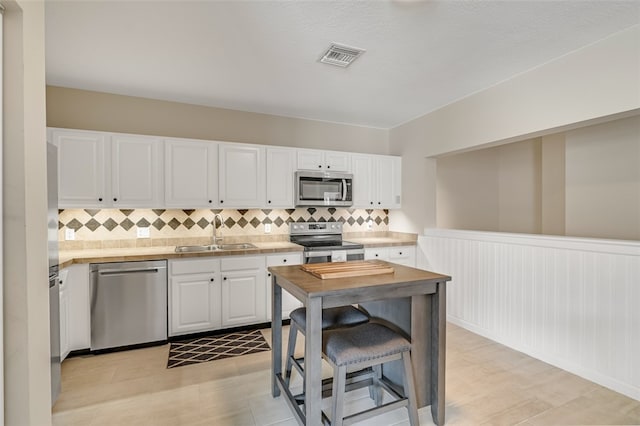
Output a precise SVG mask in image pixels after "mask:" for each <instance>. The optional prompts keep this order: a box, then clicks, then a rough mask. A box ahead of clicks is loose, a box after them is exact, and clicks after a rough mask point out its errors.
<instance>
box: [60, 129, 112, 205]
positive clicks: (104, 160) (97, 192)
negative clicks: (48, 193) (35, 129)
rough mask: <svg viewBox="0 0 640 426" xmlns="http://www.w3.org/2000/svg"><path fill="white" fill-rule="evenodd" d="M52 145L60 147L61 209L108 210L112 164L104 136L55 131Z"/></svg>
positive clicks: (95, 133)
mask: <svg viewBox="0 0 640 426" xmlns="http://www.w3.org/2000/svg"><path fill="white" fill-rule="evenodd" d="M51 142H52V143H53V144H54V145H56V146H57V147H58V204H59V206H60V208H73V207H81V208H87V207H97V208H103V207H106V206H108V205H109V196H110V193H109V191H108V188H107V182H108V179H107V175H106V174H105V172H106V171H107V170H109V169H110V167H111V161H110V157H109V155H108V149H107V145H106V141H105V135H104V133H99V132H83V131H71V130H58V129H53V130H52V131H51Z"/></svg>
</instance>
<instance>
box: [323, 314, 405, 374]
mask: <svg viewBox="0 0 640 426" xmlns="http://www.w3.org/2000/svg"><path fill="white" fill-rule="evenodd" d="M410 349H411V344H410V343H409V342H408V341H407V339H405V338H404V337H402V336H400V335H399V334H398V333H396V332H394V331H393V330H391V329H389V328H387V327H385V326H384V325H382V324H376V323H368V324H362V325H358V326H357V327H350V328H343V329H336V330H330V331H326V332H324V333H323V334H322V351H323V352H324V353H325V355H326V356H327V358H329V359H330V360H331V361H332V362H333V363H334V364H335V365H337V366H342V365H349V364H359V363H362V362H365V361H369V360H373V359H378V358H382V357H385V356H389V355H394V354H398V353H402V352H405V351H408V350H410Z"/></svg>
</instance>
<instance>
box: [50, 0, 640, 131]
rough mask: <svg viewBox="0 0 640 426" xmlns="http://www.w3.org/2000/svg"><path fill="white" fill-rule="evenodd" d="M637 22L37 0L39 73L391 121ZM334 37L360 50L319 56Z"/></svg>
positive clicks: (620, 10) (510, 4)
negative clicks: (328, 61) (338, 59)
mask: <svg viewBox="0 0 640 426" xmlns="http://www.w3.org/2000/svg"><path fill="white" fill-rule="evenodd" d="M638 23H640V1H621V2H618V1H595V0H594V1H577V0H571V1H481V0H476V1H429V2H421V1H411V0H404V1H401V0H396V1H383V0H378V1H284V0H279V1H269V0H260V1H258V0H256V1H237V0H236V1H198V2H192V1H183V0H182V1H95V0H94V1H82V2H81V1H71V2H66V1H58V0H51V1H47V2H46V78H47V84H49V85H54V86H63V87H72V88H78V89H87V90H95V91H101V92H108V93H115V94H123V95H130V96H140V97H146V98H154V99H162V100H171V101H178V102H185V103H192V104H198V105H208V106H217V107H223V108H231V109H237V110H243V111H252V112H263V113H268V114H277V115H284V116H292V117H303V118H310V119H316V120H326V121H334V122H341V123H350V124H359V125H364V126H372V127H381V128H390V127H394V126H397V125H399V124H401V123H403V122H406V121H408V120H411V119H413V118H416V117H419V116H421V115H423V114H425V113H428V112H430V111H433V110H434V109H437V108H439V107H441V106H444V105H446V104H448V103H451V102H453V101H455V100H457V99H460V98H463V97H465V96H468V95H469V94H471V93H474V92H477V91H479V90H483V89H485V88H487V87H490V86H492V85H494V84H496V83H499V82H500V81H503V80H506V79H508V78H510V77H512V76H514V75H516V74H518V73H521V72H524V71H526V70H528V69H531V68H533V67H535V66H537V65H540V64H542V63H545V62H548V61H550V60H553V59H554V58H557V57H559V56H562V55H564V54H567V53H569V52H571V51H574V50H576V49H579V48H581V47H583V46H586V45H588V44H591V43H594V42H596V41H597V40H600V39H602V38H605V37H607V36H609V35H611V34H613V33H616V32H618V31H621V30H624V29H626V28H629V27H631V26H633V25H637V24H638ZM331 42H338V43H342V44H347V45H352V46H356V47H361V48H364V49H366V50H367V51H366V53H365V54H364V55H362V56H361V57H360V58H359V59H358V60H357V61H356V62H355V63H353V64H352V65H351V67H349V68H346V69H345V68H338V67H334V66H330V65H325V64H321V63H319V62H318V59H319V57H320V56H321V54H322V53H323V52H324V50H325V49H326V48H327V47H328V46H329V44H330V43H331Z"/></svg>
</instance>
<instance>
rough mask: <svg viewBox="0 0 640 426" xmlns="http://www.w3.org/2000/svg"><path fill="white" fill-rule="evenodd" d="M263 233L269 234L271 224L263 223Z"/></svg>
mask: <svg viewBox="0 0 640 426" xmlns="http://www.w3.org/2000/svg"><path fill="white" fill-rule="evenodd" d="M264 233H265V234H270V233H271V224H270V223H265V224H264Z"/></svg>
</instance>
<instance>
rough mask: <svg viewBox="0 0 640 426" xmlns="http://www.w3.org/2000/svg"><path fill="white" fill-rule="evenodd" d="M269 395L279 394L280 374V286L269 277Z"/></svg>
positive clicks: (274, 279) (273, 277)
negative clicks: (278, 377)
mask: <svg viewBox="0 0 640 426" xmlns="http://www.w3.org/2000/svg"><path fill="white" fill-rule="evenodd" d="M271 373H272V374H271V395H273V396H274V397H276V396H279V395H280V388H279V387H278V379H277V376H278V375H282V287H280V286H279V285H278V283H277V281H276V276H275V275H272V278H271Z"/></svg>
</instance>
